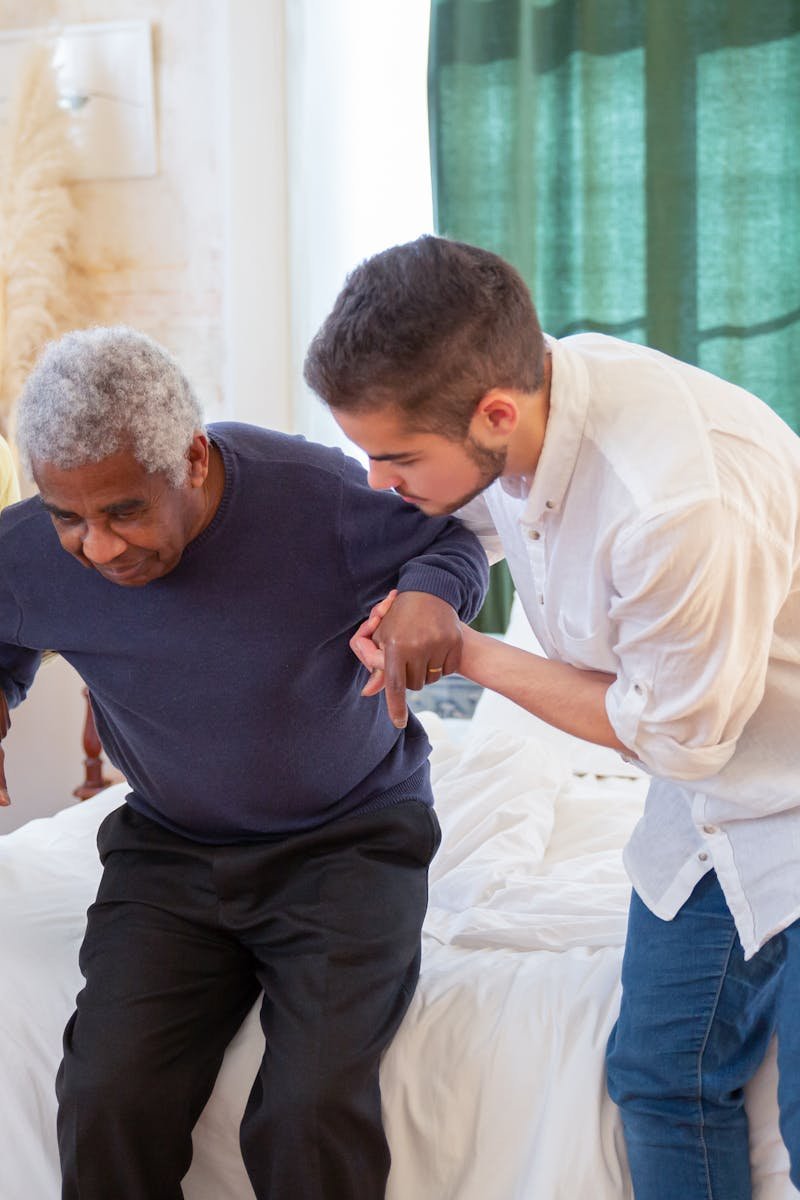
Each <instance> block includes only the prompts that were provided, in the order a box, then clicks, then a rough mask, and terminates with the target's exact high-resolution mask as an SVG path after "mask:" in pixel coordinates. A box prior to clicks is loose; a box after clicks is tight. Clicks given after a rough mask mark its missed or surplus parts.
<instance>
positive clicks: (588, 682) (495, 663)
mask: <svg viewBox="0 0 800 1200" xmlns="http://www.w3.org/2000/svg"><path fill="white" fill-rule="evenodd" d="M462 632H463V643H462V649H461V660H460V665H459V668H458V670H459V672H460V673H461V674H462V675H464V676H466V678H467V679H471V680H473V682H475V683H479V684H481V685H482V686H483V687H486V688H489V689H490V690H491V691H493V692H499V693H500V695H501V696H506V697H507V698H508V699H509V700H513V701H514V703H515V704H519V705H520V707H522V708H524V709H527V711H528V712H531V713H533V714H534V716H537V717H540V718H541V719H542V720H543V721H547V723H548V724H549V725H554V726H555V727H556V728H557V729H562V730H564V732H565V733H571V734H573V735H574V736H575V737H580V738H584V739H585V740H586V741H588V742H595V743H596V744H597V745H599V746H609V747H610V748H611V749H612V750H618V751H619V752H620V753H621V754H626V753H628V754H629V753H630V751H629V750H628V748H627V747H626V746H623V744H622V742H621V741H620V740H619V738H618V737H617V735H616V733H615V732H614V729H613V727H612V725H611V722H610V721H609V719H608V714H607V713H606V706H605V696H606V692H607V691H608V689H609V687H610V686H611V684H612V683H613V682H614V679H615V676H613V675H608V674H606V673H605V672H603V671H584V670H581V669H579V668H578V667H572V666H569V665H568V664H567V663H561V662H554V661H552V660H551V659H548V658H543V657H541V656H540V655H538V654H529V653H528V651H527V650H520V649H518V647H516V646H509V645H507V644H506V643H505V642H500V641H498V640H497V638H492V637H487V636H486V635H485V634H482V633H476V631H475V630H474V629H469V628H467V627H464V629H463V631H462Z"/></svg>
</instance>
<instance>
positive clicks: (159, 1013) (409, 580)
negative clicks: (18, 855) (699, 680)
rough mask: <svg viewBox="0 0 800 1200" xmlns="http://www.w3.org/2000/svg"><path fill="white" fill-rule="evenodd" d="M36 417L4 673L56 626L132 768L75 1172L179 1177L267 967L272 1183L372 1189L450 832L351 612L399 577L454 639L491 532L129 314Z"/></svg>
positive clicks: (27, 677)
mask: <svg viewBox="0 0 800 1200" xmlns="http://www.w3.org/2000/svg"><path fill="white" fill-rule="evenodd" d="M18 438H19V444H20V449H21V451H22V454H23V456H24V458H25V459H26V460H27V462H28V463H29V465H30V468H31V471H32V474H33V477H34V479H35V481H36V483H37V485H38V487H39V492H40V494H39V496H38V497H35V498H33V499H31V500H28V501H26V502H24V503H23V504H21V505H17V506H16V507H15V508H13V509H11V510H9V511H8V512H7V513H5V514H3V518H2V521H0V684H2V688H3V692H4V693H5V696H6V697H7V698H8V700H9V702H10V704H11V705H12V706H13V705H14V704H16V703H18V702H19V701H20V700H22V699H23V698H24V696H25V692H26V689H27V688H28V686H29V684H30V682H31V679H32V678H33V675H34V672H35V670H36V667H37V664H38V661H39V656H40V653H41V651H42V650H44V649H45V648H54V649H56V650H58V651H59V652H60V653H61V654H62V655H63V656H64V657H65V658H66V659H67V660H68V661H69V662H71V663H72V664H73V666H74V667H75V668H76V670H77V671H78V672H79V674H80V675H81V676H82V678H83V679H84V680H85V682H86V684H87V685H88V687H89V690H90V693H91V696H92V703H93V707H94V711H95V716H96V719H97V725H98V729H99V732H100V735H101V738H102V741H103V745H104V747H105V749H106V752H107V753H108V755H109V757H110V759H111V760H112V762H113V763H114V764H115V765H116V766H117V767H118V768H119V769H120V770H121V771H122V772H124V774H125V777H126V779H127V781H128V783H129V785H130V789H131V790H130V794H129V796H128V797H127V803H125V804H124V805H123V806H122V807H121V808H120V809H119V810H117V811H115V812H114V813H112V814H111V815H110V816H109V817H108V818H107V819H106V821H105V822H104V824H103V826H102V827H101V830H100V834H99V849H100V855H101V858H102V861H103V864H104V873H103V877H102V882H101V885H100V889H99V893H98V896H97V901H96V903H95V904H94V905H93V906H92V908H91V909H90V912H89V917H88V927H87V931H86V937H85V941H84V944H83V948H82V951H81V958H80V962H81V969H82V971H83V973H84V976H85V980H86V982H85V987H84V988H83V990H82V991H81V993H80V995H79V996H78V1001H77V1011H76V1013H75V1014H74V1016H73V1017H72V1019H71V1020H70V1022H69V1025H68V1027H67V1030H66V1032H65V1037H64V1061H63V1064H62V1067H61V1070H60V1072H59V1078H58V1085H57V1087H58V1095H59V1101H60V1110H59V1144H60V1150H61V1157H62V1169H63V1177H64V1190H63V1196H64V1197H65V1198H66V1200H78V1197H80V1200H108V1197H110V1196H113V1197H114V1200H177V1198H178V1197H179V1196H180V1195H181V1186H180V1181H181V1179H182V1177H183V1175H184V1174H185V1172H186V1170H187V1168H188V1166H189V1162H190V1157H191V1140H190V1135H191V1130H192V1126H193V1124H194V1122H195V1121H196V1119H197V1117H198V1115H199V1114H200V1112H201V1110H202V1108H203V1106H204V1104H205V1102H206V1100H207V1098H208V1096H209V1093H210V1091H211V1088H212V1087H213V1084H214V1079H215V1076H216V1074H217V1070H218V1068H219V1065H220V1061H221V1059H222V1055H223V1052H224V1050H225V1047H226V1045H227V1043H228V1042H229V1040H230V1039H231V1037H232V1036H233V1034H234V1032H235V1031H236V1029H237V1027H238V1026H239V1024H240V1022H241V1021H242V1018H243V1016H244V1015H245V1013H246V1012H247V1010H248V1009H249V1007H250V1006H251V1005H252V1004H253V1002H254V1001H255V999H256V998H257V996H258V993H259V991H260V989H262V988H263V993H264V995H263V1001H262V1010H261V1011H262V1022H263V1028H264V1032H265V1035H266V1051H265V1056H264V1061H263V1065H262V1068H261V1071H260V1074H259V1076H258V1078H257V1080H256V1082H255V1084H254V1086H253V1090H252V1094H251V1096H250V1099H249V1103H248V1105H247V1109H246V1112H245V1115H244V1120H243V1124H242V1150H243V1155H244V1159H245V1163H246V1166H247V1170H248V1173H249V1175H250V1179H251V1181H252V1184H253V1188H254V1191H255V1193H256V1195H257V1196H258V1197H259V1200H266V1198H267V1197H269V1198H270V1200H287V1198H288V1197H291V1198H292V1200H323V1198H324V1200H346V1198H348V1197H352V1198H353V1200H367V1198H369V1200H378V1198H379V1197H382V1196H383V1195H384V1193H385V1182H386V1177H387V1173H388V1167H389V1156H388V1150H387V1146H386V1142H385V1138H384V1135H383V1131H382V1125H381V1114H380V1096H379V1086H378V1066H379V1061H380V1057H381V1054H382V1051H383V1050H384V1049H385V1047H386V1045H387V1044H388V1042H389V1040H390V1039H391V1037H392V1036H393V1034H394V1032H395V1030H396V1029H397V1026H398V1024H399V1022H400V1020H401V1018H402V1016H403V1013H404V1010H405V1008H406V1006H407V1004H408V1001H409V998H410V996H411V994H412V992H413V989H414V986H415V982H416V978H417V972H418V967H419V954H420V927H421V923H422V918H423V915H424V911H425V906H426V898H427V866H428V863H429V860H430V858H431V856H432V854H433V853H434V851H435V849H436V846H437V844H438V836H439V835H438V827H437V824H436V819H435V817H434V815H433V812H432V809H431V793H430V788H429V781H428V769H427V754H428V744H427V741H426V738H425V735H424V733H423V731H422V729H421V727H420V726H419V725H418V724H417V723H416V722H415V721H413V720H412V721H410V722H409V724H408V726H407V727H406V728H405V729H404V730H402V731H399V730H398V729H397V728H395V726H394V725H393V724H392V722H391V721H390V720H389V719H388V717H387V714H386V710H385V707H384V705H383V703H382V702H380V703H375V702H373V703H371V704H365V702H364V701H363V700H362V699H361V697H360V691H361V688H362V686H363V684H364V681H365V678H366V675H365V673H364V671H363V668H362V667H360V666H359V664H358V662H357V661H356V660H355V658H354V657H353V656H352V654H351V652H350V648H349V645H348V642H349V638H350V637H351V635H352V634H353V631H354V630H355V628H356V627H357V625H358V623H359V621H360V620H361V619H362V618H363V617H364V616H365V615H366V614H367V613H368V612H369V610H370V608H371V606H372V605H373V604H374V603H375V602H376V601H377V600H378V599H379V598H380V597H382V596H384V595H385V594H386V593H387V591H389V590H390V589H397V591H398V592H399V595H398V597H397V604H398V605H399V606H400V608H401V611H402V606H403V605H404V604H406V603H407V602H409V600H414V601H419V602H421V604H422V606H423V608H424V610H425V613H426V618H425V620H426V625H430V626H435V627H438V628H439V629H440V633H441V637H440V642H441V643H442V644H447V645H449V644H450V641H451V639H452V634H453V630H454V629H457V628H458V619H459V616H461V617H462V618H469V617H471V616H472V614H473V613H474V612H475V611H476V608H477V607H478V605H479V603H480V601H481V599H482V594H483V592H484V590H485V578H486V573H485V559H484V556H483V553H482V551H481V549H480V546H479V545H478V543H477V541H476V540H475V539H474V538H473V536H472V534H470V533H468V532H466V531H465V530H463V529H462V528H461V527H460V526H459V525H458V523H457V522H452V521H449V520H442V521H437V522H433V523H431V522H429V521H427V520H426V519H425V518H424V517H423V516H422V514H420V513H419V512H418V511H417V510H415V509H414V508H413V507H410V506H408V505H405V504H403V503H402V501H401V500H399V499H398V498H397V497H394V496H388V495H387V496H379V495H377V494H375V493H374V492H372V491H371V490H370V489H369V487H368V486H367V483H366V478H365V475H364V472H363V471H362V469H361V468H360V467H359V466H358V465H357V464H356V463H354V462H353V461H351V460H349V459H346V458H345V457H344V456H343V455H342V454H341V453H340V452H339V451H335V450H331V449H327V448H323V447H320V446H315V445H310V444H308V443H307V442H305V441H304V440H303V439H301V438H292V437H287V436H284V435H282V434H277V433H273V432H269V431H266V430H263V429H259V428H255V427H251V426H246V425H238V424H234V423H225V424H219V425H214V426H211V427H209V428H208V429H207V430H206V429H204V428H203V425H202V421H201V414H200V410H199V407H198V404H197V401H196V399H195V397H194V395H193V393H192V391H191V388H190V387H189V384H188V383H187V381H186V379H185V378H184V376H183V375H182V373H181V371H180V370H179V368H178V367H177V365H176V364H175V363H174V362H173V361H172V360H171V359H170V357H169V356H168V355H167V354H166V353H165V352H164V351H163V350H162V349H161V348H160V347H158V346H157V345H156V344H155V343H153V342H152V341H150V340H149V339H148V338H146V337H144V336H142V335H140V334H137V333H135V332H133V331H131V330H127V329H99V330H94V331H91V332H84V333H76V334H71V335H68V336H67V337H65V338H63V339H62V340H61V341H59V342H56V343H54V344H53V345H51V346H50V348H49V349H48V350H47V352H46V353H45V355H44V357H43V358H42V360H41V361H40V363H39V364H38V366H37V368H36V370H35V371H34V373H33V374H32V376H31V378H30V380H29V382H28V384H27V387H26V390H25V393H24V395H23V397H22V400H21V404H20V410H19V423H18ZM415 607H416V605H415ZM432 653H435V651H432ZM441 666H442V664H441V662H439V660H438V659H435V658H432V659H431V661H430V662H429V663H426V664H425V669H424V671H423V674H425V673H427V669H428V668H429V667H430V668H431V671H432V675H431V677H435V675H436V674H437V669H439V670H440V669H441ZM421 682H422V680H421V679H419V680H417V683H418V684H419V683H421Z"/></svg>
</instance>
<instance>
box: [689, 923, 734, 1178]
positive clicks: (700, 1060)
mask: <svg viewBox="0 0 800 1200" xmlns="http://www.w3.org/2000/svg"><path fill="white" fill-rule="evenodd" d="M736 938H737V933H736V930H734V931H733V933H732V934H731V940H730V945H729V946H728V953H727V954H726V955H725V964H724V966H723V968H722V971H721V972H720V977H719V984H718V986H717V994H716V996H715V997H714V1003H713V1005H712V1006H711V1012H710V1014H709V1018H708V1025H707V1026H706V1032H705V1037H704V1038H703V1044H702V1046H701V1047H700V1052H699V1054H698V1055H697V1108H698V1126H699V1129H700V1145H701V1146H702V1148H703V1161H704V1163H705V1169H706V1189H707V1192H708V1200H714V1194H713V1192H712V1190H711V1171H710V1167H709V1160H708V1143H707V1142H706V1136H705V1126H706V1122H705V1112H704V1109H703V1055H704V1054H705V1051H706V1046H707V1045H708V1039H709V1037H710V1036H711V1027H712V1025H713V1024H714V1019H715V1017H716V1015H717V1009H718V1007H719V998H720V995H721V994H722V989H723V987H724V986H725V978H726V976H727V974H728V967H729V966H730V961H731V954H732V953H733V947H734V946H735V944H736Z"/></svg>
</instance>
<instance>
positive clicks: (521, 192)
mask: <svg viewBox="0 0 800 1200" xmlns="http://www.w3.org/2000/svg"><path fill="white" fill-rule="evenodd" d="M429 114H430V133H431V155H432V175H433V186H434V208H435V225H436V228H437V230H438V231H439V232H440V233H443V234H446V235H449V236H452V237H457V238H460V239H463V240H466V241H471V242H476V243H479V244H481V245H484V246H486V247H488V248H489V249H492V250H495V251H496V252H497V253H499V254H502V255H503V256H504V257H505V258H507V259H509V260H510V261H511V262H513V263H514V264H515V265H516V266H517V267H518V268H519V270H520V271H521V272H522V274H523V275H524V277H525V279H526V280H527V282H528V283H529V285H530V287H531V290H532V292H533V296H534V300H535V301H536V304H537V307H538V309H539V312H540V316H541V319H542V324H543V326H544V328H545V329H547V330H548V331H549V332H550V333H553V334H555V335H556V336H563V335H565V334H568V333H570V332H574V331H576V330H579V329H580V330H586V329H599V330H602V331H604V332H608V333H612V334H615V335H617V336H620V337H624V338H628V339H630V340H633V341H641V342H645V343H647V344H649V345H652V346H655V347H657V348H659V349H661V350H664V351H666V352H667V353H669V354H674V355H676V356H678V357H679V358H683V359H685V360H686V361H688V362H693V363H696V364H697V365H699V366H701V367H704V368H706V369H708V370H710V371H713V372H715V373H716V374H719V375H722V376H724V377H725V378H727V379H730V380H732V381H733V382H736V383H739V384H741V385H742V386H743V387H746V388H748V389H750V390H751V391H754V392H755V393H756V394H757V395H759V396H761V397H762V398H763V399H764V400H766V401H767V403H769V404H770V405H772V406H773V407H774V408H775V409H776V410H777V411H778V412H779V413H781V415H782V416H783V417H784V419H785V420H787V421H788V422H789V423H790V424H792V425H793V426H794V428H795V429H800V388H798V384H797V368H796V364H797V361H798V358H799V357H800V270H798V266H799V265H800V132H799V131H800V4H799V3H798V2H797V0H771V2H770V3H769V4H763V5H762V4H753V3H752V0H670V3H669V4H665V3H664V2H663V0H551V2H544V0H433V2H432V7H431V32H430V47H429Z"/></svg>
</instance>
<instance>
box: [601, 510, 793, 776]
mask: <svg viewBox="0 0 800 1200" xmlns="http://www.w3.org/2000/svg"><path fill="white" fill-rule="evenodd" d="M791 563H792V555H791V550H790V548H789V547H787V546H784V545H782V544H781V543H780V542H778V541H776V540H774V539H772V538H771V537H769V536H765V535H764V532H763V530H757V529H756V528H754V527H753V526H751V525H750V524H749V523H748V522H747V521H746V520H745V518H744V517H743V516H742V515H741V514H740V513H738V512H736V511H735V510H733V509H731V508H729V507H726V506H725V505H724V504H723V503H722V502H721V501H719V500H717V499H705V500H702V501H700V502H698V503H696V504H693V505H691V506H686V507H682V508H680V509H677V510H675V511H673V512H670V513H666V514H663V513H662V514H660V515H659V516H657V517H653V518H651V519H650V520H642V521H641V522H639V523H638V524H637V525H636V526H635V527H634V529H633V530H630V531H629V532H628V533H627V534H626V535H625V536H624V537H623V538H622V539H621V540H620V542H619V544H618V545H617V547H616V552H615V554H614V578H613V585H614V593H615V595H614V600H613V602H612V606H611V614H610V615H611V618H612V621H613V624H614V628H615V629H616V644H615V646H614V653H615V655H616V656H617V658H618V661H619V670H618V672H617V679H616V681H615V682H614V683H613V684H612V686H611V687H610V688H609V689H608V692H607V694H606V710H607V712H608V717H609V720H610V721H611V724H612V726H613V727H614V730H615V732H616V734H617V736H618V737H619V739H620V740H621V741H622V742H623V743H624V744H625V745H626V746H628V747H629V748H630V749H631V750H632V751H633V753H634V754H635V755H636V756H637V757H638V758H639V759H640V760H641V762H642V763H643V764H644V765H645V766H646V767H647V768H648V770H650V771H652V772H653V773H654V774H656V775H660V776H663V777H665V778H670V779H674V780H698V779H704V778H708V777H710V776H713V775H716V774H717V773H718V772H719V771H720V770H721V769H722V767H724V766H725V764H726V763H727V761H728V760H729V759H730V757H731V756H732V755H733V752H734V750H735V748H736V743H737V740H738V738H739V736H740V734H741V732H742V730H743V729H744V726H745V725H746V723H747V721H748V720H749V718H750V717H751V716H752V714H753V713H754V711H755V709H756V708H757V707H758V704H759V703H760V701H761V699H762V697H763V694H764V686H765V679H766V673H767V664H768V661H769V655H770V646H771V642H772V630H773V625H774V618H775V615H776V614H777V613H778V611H779V609H780V607H781V604H782V602H783V600H784V599H785V596H786V593H787V589H788V587H789V585H790V579H791Z"/></svg>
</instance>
